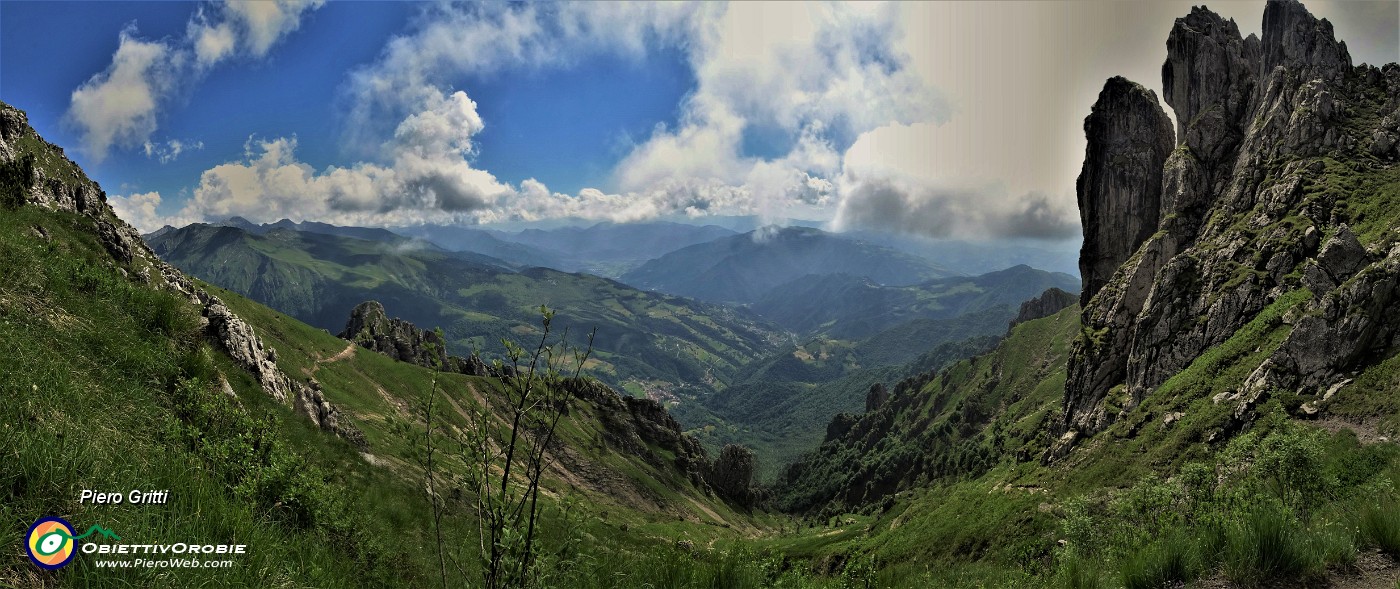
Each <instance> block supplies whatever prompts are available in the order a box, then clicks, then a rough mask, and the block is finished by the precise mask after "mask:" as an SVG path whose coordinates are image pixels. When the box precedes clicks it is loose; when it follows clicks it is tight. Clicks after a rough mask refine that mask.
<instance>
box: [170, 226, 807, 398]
mask: <svg viewBox="0 0 1400 589" xmlns="http://www.w3.org/2000/svg"><path fill="white" fill-rule="evenodd" d="M410 243H411V242H410ZM151 246H152V248H153V249H154V250H155V251H156V253H158V254H160V255H161V256H162V257H163V258H164V259H166V260H168V261H169V262H170V263H172V264H174V265H175V266H176V267H179V268H181V269H182V270H184V271H187V272H189V273H190V274H192V275H194V276H197V277H199V278H201V279H203V280H207V281H209V282H210V283H213V284H218V285H221V286H223V287H226V288H228V289H230V290H233V291H235V292H238V293H240V294H243V295H244V296H247V297H249V298H252V299H253V300H256V301H258V302H261V303H264V304H267V305H268V306H270V307H273V308H275V309H278V310H281V311H283V312H285V313H287V314H289V315H292V316H294V317H297V318H298V319H301V320H303V321H306V322H307V323H309V324H311V325H314V326H316V327H320V328H322V329H326V330H327V331H330V332H331V333H339V332H340V330H341V329H342V328H343V327H344V326H345V322H346V320H348V319H349V317H350V310H351V309H352V308H354V307H355V306H356V305H358V304H359V303H361V302H364V301H367V300H377V301H379V302H381V303H383V305H384V306H385V308H386V310H387V312H388V313H389V314H390V315H391V316H397V317H402V318H404V319H406V320H408V321H410V322H411V323H414V324H416V325H420V326H424V327H442V329H443V331H444V332H445V335H446V337H447V342H448V344H449V347H450V348H451V351H452V352H453V353H455V354H459V355H468V354H470V353H471V352H472V351H473V350H481V351H482V352H483V354H485V355H486V356H487V357H488V358H489V357H490V355H491V354H492V353H493V351H494V350H497V349H498V348H499V342H500V340H501V338H514V337H516V336H518V335H519V334H520V333H523V331H522V330H528V329H531V326H532V325H533V324H534V322H535V321H536V320H537V315H538V308H539V306H540V305H542V304H544V305H548V306H550V307H552V308H554V309H557V310H558V313H559V320H560V322H561V323H563V324H567V325H577V326H589V327H594V326H596V327H597V328H598V334H597V338H596V340H595V342H594V343H595V348H596V351H597V353H596V355H595V359H596V362H595V364H594V365H593V366H592V371H593V374H595V375H596V376H598V377H599V378H602V379H604V380H605V381H607V382H609V383H611V384H613V385H614V386H618V387H622V386H629V387H630V388H640V387H641V386H643V384H645V385H646V386H648V387H651V388H656V389H661V390H665V391H667V392H668V394H671V395H676V394H682V393H685V394H691V395H694V394H701V393H704V392H707V391H708V387H711V386H713V384H715V383H717V382H719V381H722V380H725V379H728V378H729V376H730V375H731V374H733V372H734V371H735V370H737V369H738V367H739V366H741V365H743V364H744V363H745V362H747V361H749V360H750V359H752V358H755V357H758V356H760V355H761V354H763V353H765V350H766V348H767V346H770V345H772V342H774V341H776V340H777V338H780V337H781V334H780V333H779V332H778V331H777V330H776V329H775V328H773V327H771V326H769V325H768V324H766V323H764V322H762V321H760V320H758V319H757V318H755V317H753V316H752V315H751V314H749V313H746V312H744V311H742V310H733V309H729V308H725V307H719V306H714V305H707V304H702V303H696V302H693V301H689V300H685V299H681V298H678V297H671V296H665V295H661V294H654V293H646V292H641V291H637V290H635V289H632V288H629V287H627V286H625V285H622V284H619V283H617V282H614V281H611V280H608V279H605V278H599V277H596V276H591V275H587V274H568V273H565V272H560V271H557V270H550V269H546V268H529V269H526V270H522V271H520V272H515V271H512V270H509V269H507V268H504V267H501V266H497V265H488V264H485V263H482V262H481V261H480V260H479V259H477V258H473V257H467V258H464V257H463V254H459V253H455V252H445V251H439V250H434V249H417V248H411V247H409V248H405V247H400V244H397V243H388V244H386V243H382V242H374V241H365V240H358V239H352V238H346V237H337V236H331V235H324V234H317V233H308V232H297V231H286V230H273V231H270V232H268V233H266V234H264V235H254V234H250V233H247V232H244V231H242V230H240V229H236V228H232V227H213V226H208V225H200V224H195V225H190V226H187V227H184V228H181V229H177V230H173V231H169V232H165V233H163V234H161V235H158V236H154V237H153V238H152V239H151ZM584 335H586V331H585V332H575V333H574V334H573V336H574V338H575V341H576V342H577V341H581V338H582V337H583V336H584Z"/></svg>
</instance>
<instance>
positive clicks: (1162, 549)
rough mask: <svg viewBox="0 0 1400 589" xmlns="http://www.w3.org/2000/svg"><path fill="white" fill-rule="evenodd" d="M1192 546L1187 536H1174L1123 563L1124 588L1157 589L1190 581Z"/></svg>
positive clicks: (1177, 534)
mask: <svg viewBox="0 0 1400 589" xmlns="http://www.w3.org/2000/svg"><path fill="white" fill-rule="evenodd" d="M1194 549H1195V546H1194V545H1193V543H1192V542H1191V538H1190V536H1188V535H1187V534H1185V533H1182V532H1180V531H1176V532H1173V533H1171V534H1169V535H1167V536H1165V537H1163V538H1162V539H1161V540H1158V541H1157V542H1154V543H1153V544H1151V545H1149V546H1148V547H1147V548H1146V549H1144V550H1140V551H1138V552H1137V553H1136V554H1133V555H1130V556H1129V557H1128V558H1126V559H1124V560H1123V568H1122V578H1123V586H1124V587H1126V588H1127V589H1156V588H1158V587H1162V586H1164V585H1167V584H1168V583H1172V582H1175V581H1185V580H1188V579H1190V578H1192V576H1193V573H1194V572H1195V570H1196V566H1195V562H1194V561H1195V555H1194Z"/></svg>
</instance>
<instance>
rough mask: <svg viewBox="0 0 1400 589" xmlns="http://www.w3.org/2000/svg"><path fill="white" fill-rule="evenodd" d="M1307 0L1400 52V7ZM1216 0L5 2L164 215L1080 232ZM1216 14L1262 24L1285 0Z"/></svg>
mask: <svg viewBox="0 0 1400 589" xmlns="http://www.w3.org/2000/svg"><path fill="white" fill-rule="evenodd" d="M1307 4H1308V6H1309V7H1310V8H1311V9H1312V10H1313V11H1314V12H1315V13H1317V14H1318V15H1320V16H1325V17H1328V18H1330V19H1332V20H1333V22H1334V24H1335V25H1336V28H1337V32H1338V35H1339V36H1340V37H1342V38H1344V39H1346V40H1347V41H1348V45H1349V46H1350V48H1351V50H1352V54H1353V57H1354V58H1355V61H1357V62H1362V61H1366V62H1370V63H1378V62H1383V61H1394V59H1395V53H1396V48H1397V46H1400V43H1397V41H1396V36H1397V33H1396V30H1397V28H1400V27H1397V26H1396V20H1397V16H1396V15H1397V13H1400V9H1397V7H1400V4H1397V3H1396V2H1393V1H1380V2H1327V1H1323V0H1317V1H1314V2H1308V3H1307ZM1189 8H1190V3H1189V2H1177V1H1172V2H1154V3H1150V4H1148V3H1103V2H1059V3H1027V4H1020V3H1010V2H998V3H972V2H940V3H933V4H890V5H881V4H868V3H861V4H852V5H845V4H825V3H822V4H816V3H805V4H804V3H782V4H755V3H741V4H734V5H726V4H719V3H702V4H689V3H668V4H657V3H648V4H616V3H611V4H603V3H551V4H529V3H512V4H503V3H490V4H465V5H456V4H437V3H434V4H425V3H411V2H389V3H374V2H347V3H340V2H324V1H323V0H276V1H271V0H269V1H260V2H251V3H231V4H221V3H209V2H205V3H189V2H85V3H53V2H14V1H5V2H0V100H4V101H5V102H8V103H10V104H13V105H15V106H17V107H19V108H21V109H24V110H26V111H27V112H28V113H29V116H30V121H31V123H32V124H33V125H34V127H35V128H36V129H37V130H38V131H39V132H40V133H41V134H42V135H43V136H45V137H46V138H48V139H49V140H51V141H53V142H55V143H57V144H59V145H61V146H64V147H65V148H66V149H67V151H68V153H69V154H70V156H71V157H73V158H74V159H75V160H76V161H78V162H79V163H80V164H81V165H82V166H83V167H84V169H86V170H88V172H89V174H90V175H91V176H93V177H94V178H95V179H96V180H97V181H99V182H100V183H101V184H102V185H103V187H104V188H105V189H106V190H107V192H108V193H109V194H110V195H111V197H112V198H111V202H112V203H113V206H114V208H115V209H116V210H117V211H118V213H119V214H121V215H122V216H123V217H124V218H126V219H127V220H128V221H131V222H132V223H133V224H135V225H137V226H138V227H139V228H141V229H143V230H151V229H154V228H157V227H159V226H160V225H161V224H164V223H173V224H183V223H188V222H193V221H202V220H214V219H219V218H224V217H227V216H230V215H235V214H236V215H241V216H245V217H248V218H250V219H253V220H255V221H275V220H277V219H279V218H282V217H289V218H292V219H295V220H303V219H310V220H321V221H328V222H335V223H341V224H359V225H385V226H394V225H402V224H413V223H422V222H434V223H459V224H482V223H486V224H489V223H502V222H512V223H519V222H537V221H544V220H551V219H553V220H558V219H579V220H582V221H588V222H592V221H597V220H610V221H618V222H625V221H636V220H645V219H651V218H658V217H665V218H695V219H699V220H703V218H704V216H706V215H712V214H724V215H734V214H740V215H756V216H759V217H761V218H764V219H773V220H778V219H784V218H804V219H815V220H817V221H823V222H828V223H829V224H830V225H831V227H832V228H835V229H843V228H846V227H854V226H862V227H864V228H870V229H882V228H893V229H898V230H901V231H907V232H912V233H919V234H924V235H928V236H933V237H945V236H955V237H972V238H987V239H997V238H1003V237H1031V238H1038V239H1051V240H1073V239H1075V238H1076V237H1077V235H1078V232H1079V228H1078V215H1077V210H1076V208H1075V204H1074V195H1073V182H1074V176H1075V175H1076V174H1077V172H1078V168H1079V164H1080V161H1081V159H1082V154H1083V136H1082V131H1081V130H1080V121H1082V120H1083V117H1084V115H1085V114H1087V112H1088V107H1089V105H1090V104H1092V102H1093V98H1094V96H1095V95H1096V94H1097V91H1098V89H1099V87H1100V86H1101V85H1102V83H1103V80H1104V79H1106V78H1108V77H1110V76H1113V75H1126V76H1128V77H1129V78H1130V79H1134V80H1138V81H1141V82H1143V83H1145V84H1147V85H1148V86H1150V87H1157V86H1159V85H1160V83H1159V82H1158V78H1159V73H1158V68H1159V67H1160V64H1161V60H1162V58H1163V57H1164V56H1165V50H1164V45H1163V44H1164V41H1165V39H1166V33H1167V32H1168V31H1169V30H1170V27H1171V24H1172V21H1173V19H1174V18H1175V17H1177V16H1181V15H1183V14H1185V13H1186V12H1187V11H1188V10H1189ZM1213 8H1216V9H1219V10H1222V12H1223V13H1224V14H1225V16H1228V17H1233V18H1235V19H1237V20H1238V21H1239V22H1240V23H1241V29H1242V30H1243V31H1244V32H1246V33H1249V32H1252V31H1257V30H1258V24H1257V23H1258V22H1259V20H1260V18H1261V15H1262V12H1263V2H1253V1H1251V2H1232V3H1226V4H1223V5H1220V6H1213ZM1030 216H1034V218H1033V219H1032V218H1031V217H1030ZM911 219H912V221H911ZM1028 220H1029V221H1033V222H1028Z"/></svg>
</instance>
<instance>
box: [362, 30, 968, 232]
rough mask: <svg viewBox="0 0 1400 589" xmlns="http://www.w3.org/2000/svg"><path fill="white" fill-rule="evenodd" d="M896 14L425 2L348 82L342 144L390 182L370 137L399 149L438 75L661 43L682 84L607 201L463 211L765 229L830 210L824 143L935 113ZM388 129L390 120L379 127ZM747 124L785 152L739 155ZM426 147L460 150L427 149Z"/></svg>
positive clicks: (534, 197)
mask: <svg viewBox="0 0 1400 589" xmlns="http://www.w3.org/2000/svg"><path fill="white" fill-rule="evenodd" d="M900 17H901V13H900V8H899V7H898V6H895V5H877V6H873V7H872V6H863V5H857V6H849V5H835V4H821V5H780V4H732V5H728V6H725V5H716V4H681V3H671V4H659V3H648V4H629V3H576V4H544V5H536V4H524V5H506V4H473V5H468V6H435V7H433V8H430V9H428V10H426V11H425V12H424V14H423V15H422V17H421V18H420V19H419V21H418V22H417V24H416V26H415V27H414V29H413V30H412V31H410V32H408V33H406V34H404V35H400V36H398V37H395V38H394V39H393V40H391V41H390V42H389V43H388V45H387V46H386V47H385V49H384V50H383V51H382V52H381V55H380V56H379V58H378V59H377V60H376V61H375V62H373V63H371V64H370V65H368V66H365V67H363V68H361V69H359V70H357V71H355V72H353V73H352V74H351V75H350V77H349V79H348V81H347V82H346V85H345V88H344V92H345V96H346V100H347V103H348V112H349V116H348V117H347V121H348V123H349V124H348V125H347V133H348V135H349V140H348V141H347V142H346V143H347V144H350V145H356V146H360V147H359V148H358V149H361V153H360V154H359V155H361V156H377V157H379V158H380V159H381V160H383V159H387V160H391V161H392V163H391V164H389V167H390V168H392V169H395V170H400V171H401V170H403V169H404V168H405V167H406V166H408V165H409V164H413V163H415V162H414V161H413V160H412V159H411V158H409V157H405V156H403V155H402V154H399V153H395V152H393V151H392V149H391V150H389V151H388V152H387V153H386V150H385V149H384V146H385V145H391V146H392V145H394V142H389V143H384V142H382V141H381V140H379V139H377V138H382V137H385V136H389V135H391V134H392V135H393V136H394V138H395V139H396V140H397V139H401V138H400V137H399V134H400V133H402V132H403V131H404V129H405V125H409V124H410V122H409V121H410V120H412V118H413V117H415V116H417V115H416V114H415V113H420V112H425V111H428V110H431V109H432V106H433V103H434V101H436V100H437V99H438V98H437V97H440V96H442V95H443V94H445V92H446V91H445V90H443V88H445V87H449V86H450V84H451V83H452V82H453V81H454V80H459V79H461V78H462V77H463V76H468V75H473V74H484V73H492V72H496V71H500V70H504V69H509V68H546V67H566V66H568V65H570V64H571V63H572V62H573V61H574V60H577V59H580V58H581V57H582V56H586V55H590V54H602V53H606V54H618V55H634V56H642V55H644V54H645V52H646V51H647V50H649V49H651V48H653V47H655V46H657V45H665V44H670V45H672V46H676V47H680V48H682V49H683V50H684V51H686V52H687V55H688V56H689V57H688V60H689V62H690V65H691V67H692V68H693V70H694V71H695V74H696V77H697V80H698V86H697V88H696V89H695V91H694V92H692V93H691V94H690V95H689V96H688V98H687V99H686V101H685V102H684V104H683V105H682V108H681V115H680V121H679V123H678V124H677V125H676V126H675V127H674V128H666V127H658V128H657V129H656V130H655V131H654V132H653V133H652V134H651V135H650V136H649V137H647V138H646V139H645V140H644V141H643V142H642V143H640V144H639V145H637V146H635V147H634V148H633V149H632V151H631V152H630V153H629V154H627V155H626V156H625V157H624V158H623V159H622V161H621V162H620V163H619V164H618V165H617V167H616V169H615V170H614V173H613V184H614V188H615V189H616V191H617V194H608V193H606V192H604V191H602V190H598V189H591V190H586V191H580V192H579V193H578V194H575V195H563V194H556V193H552V192H549V191H548V190H547V189H543V190H541V187H540V186H538V185H530V186H532V187H527V185H526V183H522V186H521V187H519V188H517V189H515V190H514V192H512V193H511V194H512V199H513V200H512V201H511V202H510V203H504V202H501V201H499V200H498V201H497V202H494V203H489V204H488V203H485V201H483V199H481V198H467V199H464V200H465V204H468V205H478V204H482V205H483V206H482V207H480V210H482V211H485V210H486V209H490V212H489V213H487V212H482V213H481V215H480V216H482V217H485V218H497V217H501V218H544V217H549V216H560V215H569V216H582V217H586V218H603V219H614V220H616V219H638V218H646V217H648V216H657V215H665V214H671V213H677V212H681V213H686V214H690V215H704V214H715V213H726V214H750V213H758V214H761V215H763V216H765V217H770V218H773V219H781V218H783V217H785V216H786V215H788V214H790V213H791V211H792V210H794V209H795V208H804V207H805V208H807V209H812V208H821V207H826V206H829V205H830V204H831V203H832V202H833V198H834V197H835V195H836V194H837V187H836V179H837V176H838V174H839V173H840V171H841V152H840V146H842V145H845V144H848V143H849V142H850V141H851V140H853V139H854V138H855V137H856V136H858V135H859V134H860V133H863V132H865V131H868V130H870V129H873V128H876V127H878V126H880V125H885V124H890V123H905V122H914V121H922V120H937V119H939V118H940V117H941V116H943V115H944V114H945V112H946V110H947V108H946V105H945V104H944V103H943V101H942V100H941V98H940V95H939V94H938V93H937V92H936V91H935V90H934V89H933V87H932V86H930V85H929V84H927V83H926V81H925V80H923V79H922V78H920V77H919V76H918V75H916V72H914V71H913V70H912V69H911V68H910V67H909V61H910V58H909V56H908V55H907V54H906V51H905V50H904V49H903V48H902V47H901V46H900V43H901V41H902V39H903V38H904V37H903V35H904V33H903V31H902V29H901V28H900ZM405 117H407V118H405ZM392 121H402V122H401V123H399V124H398V126H397V127H393V126H392V125H393V123H392ZM757 128H762V129H769V130H775V132H776V133H779V134H782V135H786V136H787V137H789V138H790V146H789V149H788V150H787V153H786V154H783V155H779V156H776V157H766V158H764V157H751V156H747V155H745V154H744V147H743V145H744V139H745V134H746V133H748V132H751V131H752V130H754V129H757ZM425 139H426V138H425ZM375 145H379V146H380V147H379V148H378V149H376V148H374V147H372V146H375ZM429 151H432V152H437V153H452V152H456V151H461V150H454V149H450V146H443V145H440V144H437V145H434V149H433V150H429ZM454 157H455V156H454ZM437 163H441V162H437ZM459 172H460V171H459ZM415 175H420V176H424V174H415ZM462 176H463V174H461V173H456V174H450V175H445V176H441V178H443V179H454V178H460V177H462ZM536 184H537V183H536ZM436 188H440V189H442V190H440V191H441V192H444V193H446V194H452V193H453V192H460V191H452V190H449V188H450V186H446V185H441V184H439V185H438V186H436ZM478 196H479V195H478ZM451 202H452V201H450V200H444V201H442V203H443V204H450V203H451ZM532 207H533V208H532ZM589 207H595V208H589ZM467 209H470V207H466V208H464V209H463V210H467Z"/></svg>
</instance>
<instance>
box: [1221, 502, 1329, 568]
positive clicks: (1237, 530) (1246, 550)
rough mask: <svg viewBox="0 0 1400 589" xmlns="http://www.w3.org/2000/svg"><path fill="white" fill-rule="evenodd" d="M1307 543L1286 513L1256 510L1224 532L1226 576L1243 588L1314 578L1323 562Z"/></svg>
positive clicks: (1298, 525)
mask: <svg viewBox="0 0 1400 589" xmlns="http://www.w3.org/2000/svg"><path fill="white" fill-rule="evenodd" d="M1310 544H1311V538H1310V537H1309V534H1307V533H1306V532H1305V531H1304V530H1303V528H1302V526H1301V525H1300V524H1299V523H1298V520H1297V519H1296V518H1294V517H1293V515H1292V514H1291V513H1289V512H1288V511H1286V510H1284V509H1279V508H1276V507H1275V508H1269V507H1264V508H1259V509H1256V510H1255V511H1253V512H1251V513H1249V514H1248V515H1246V516H1245V517H1243V518H1242V519H1241V520H1239V521H1236V522H1234V524H1233V525H1230V526H1229V527H1228V528H1227V529H1226V533H1225V554H1224V558H1225V563H1224V564H1225V576H1226V577H1228V578H1229V579H1230V580H1231V581H1234V582H1235V583H1239V584H1241V585H1246V586H1257V585H1258V584H1260V583H1262V582H1265V581H1268V580H1271V579H1277V578H1282V577H1309V576H1313V575H1315V574H1316V573H1318V572H1320V571H1321V569H1322V564H1323V563H1322V561H1321V558H1319V555H1318V554H1317V553H1316V551H1314V550H1312V546H1310Z"/></svg>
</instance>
